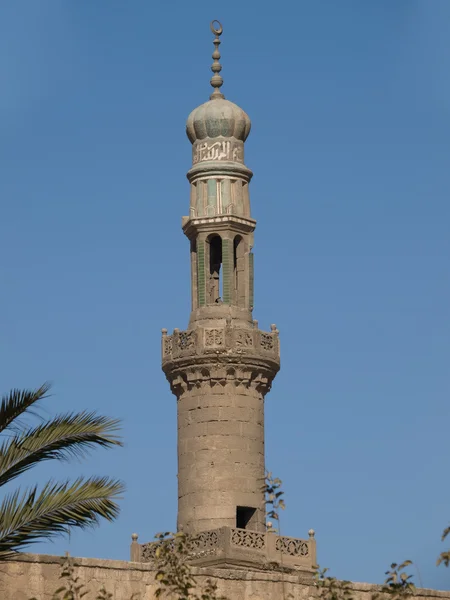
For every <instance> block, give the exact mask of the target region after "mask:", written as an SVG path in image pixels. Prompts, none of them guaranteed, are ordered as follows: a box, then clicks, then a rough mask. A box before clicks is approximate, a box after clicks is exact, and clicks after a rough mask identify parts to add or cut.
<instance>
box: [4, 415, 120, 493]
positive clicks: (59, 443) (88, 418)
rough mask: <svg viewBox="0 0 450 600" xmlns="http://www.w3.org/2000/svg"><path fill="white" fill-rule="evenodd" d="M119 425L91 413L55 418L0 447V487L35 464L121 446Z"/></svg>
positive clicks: (21, 433) (20, 434) (5, 441)
mask: <svg viewBox="0 0 450 600" xmlns="http://www.w3.org/2000/svg"><path fill="white" fill-rule="evenodd" d="M118 429H119V421H118V420H116V419H109V418H107V417H102V416H99V415H97V414H96V413H93V412H89V413H88V412H82V413H76V414H73V413H71V414H66V415H58V416H56V417H54V418H53V419H52V420H51V421H47V422H45V423H43V424H39V425H38V426H36V427H33V428H29V429H26V430H25V431H22V432H20V433H18V434H16V435H14V436H12V437H10V438H7V439H5V440H4V441H3V442H2V443H1V444H0V486H2V485H5V484H6V483H8V482H9V481H11V480H12V479H14V478H15V477H17V476H18V475H20V474H21V473H23V472H25V471H27V470H28V469H30V468H31V467H32V466H34V465H35V464H37V463H40V462H43V461H45V460H51V459H58V460H68V459H69V458H74V457H78V458H81V457H84V456H86V454H87V452H88V451H89V450H91V449H92V447H94V446H101V447H109V446H121V445H122V442H121V441H120V439H119V438H118V437H117V436H116V435H115V433H116V432H117V431H118Z"/></svg>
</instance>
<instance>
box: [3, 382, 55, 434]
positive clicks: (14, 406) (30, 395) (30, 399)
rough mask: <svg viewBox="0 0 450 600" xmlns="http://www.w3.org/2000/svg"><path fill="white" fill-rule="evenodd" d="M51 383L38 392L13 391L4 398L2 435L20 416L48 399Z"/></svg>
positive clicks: (42, 386)
mask: <svg viewBox="0 0 450 600" xmlns="http://www.w3.org/2000/svg"><path fill="white" fill-rule="evenodd" d="M50 387H51V386H50V383H44V384H43V385H41V387H39V388H37V389H36V390H16V389H14V390H11V391H10V392H9V394H7V395H5V396H2V399H1V403H0V433H1V432H2V431H4V430H5V429H7V428H8V427H9V426H10V425H11V424H12V423H13V422H14V421H15V420H16V419H17V418H18V417H19V416H20V415H22V414H24V413H25V412H27V411H29V410H30V408H31V407H32V406H33V405H34V404H36V403H37V402H39V401H40V400H43V399H44V398H46V397H47V394H48V392H49V390H50Z"/></svg>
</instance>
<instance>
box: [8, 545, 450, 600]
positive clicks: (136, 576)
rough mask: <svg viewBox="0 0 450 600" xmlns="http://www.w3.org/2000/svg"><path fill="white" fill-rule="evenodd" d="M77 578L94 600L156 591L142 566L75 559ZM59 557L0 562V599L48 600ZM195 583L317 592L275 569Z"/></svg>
mask: <svg viewBox="0 0 450 600" xmlns="http://www.w3.org/2000/svg"><path fill="white" fill-rule="evenodd" d="M74 560H75V565H76V569H77V575H78V576H79V577H80V580H81V582H82V583H84V584H85V585H86V587H87V588H88V589H89V590H91V592H92V593H91V594H90V595H89V596H87V597H86V600H93V599H94V598H95V592H97V591H98V589H99V588H100V586H101V585H102V584H104V585H105V587H106V589H107V591H109V592H111V593H113V594H114V600H130V597H131V595H132V594H133V593H135V594H140V596H139V598H140V600H151V599H153V598H154V591H155V589H156V585H155V580H154V571H153V570H152V567H151V566H150V565H149V564H146V563H130V562H125V561H114V560H101V559H88V558H76V559H74ZM60 563H61V559H60V558H58V557H55V556H47V555H36V554H28V555H21V556H20V558H19V559H18V560H14V561H11V562H8V563H2V564H0V598H1V600H29V598H31V597H32V596H35V597H36V598H37V599H38V600H51V598H52V594H53V592H54V591H55V589H56V588H57V587H58V586H59V584H60V580H59V579H58V577H59V568H60ZM193 573H194V576H195V579H196V581H198V582H199V583H202V582H205V581H206V579H208V578H213V579H215V580H216V581H217V583H218V586H219V592H220V593H221V594H224V595H226V596H227V597H228V598H229V599H230V600H274V599H278V598H283V590H284V595H285V597H286V598H287V597H289V594H292V598H293V599H294V600H310V599H311V600H312V599H313V598H314V597H315V592H316V589H315V588H314V586H313V585H311V582H308V581H307V580H306V579H305V578H304V577H303V576H302V575H299V574H286V573H285V574H283V573H279V572H276V571H268V570H266V571H264V570H253V569H249V568H246V569H239V568H236V567H232V568H229V569H227V568H221V569H218V568H214V567H193ZM376 590H377V586H375V585H370V584H365V583H353V584H352V591H353V595H354V597H355V600H371V594H372V593H373V592H375V591H376ZM416 599H417V600H450V592H442V591H436V590H428V589H420V590H418V593H417V595H416Z"/></svg>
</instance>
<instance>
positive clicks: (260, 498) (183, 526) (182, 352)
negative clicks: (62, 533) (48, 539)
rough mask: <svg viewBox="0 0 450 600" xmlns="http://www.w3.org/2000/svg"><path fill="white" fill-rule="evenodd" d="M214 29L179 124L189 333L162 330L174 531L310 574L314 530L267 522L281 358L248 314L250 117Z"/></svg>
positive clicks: (139, 552) (141, 556) (254, 560)
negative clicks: (174, 424)
mask: <svg viewBox="0 0 450 600" xmlns="http://www.w3.org/2000/svg"><path fill="white" fill-rule="evenodd" d="M211 30H212V32H213V34H214V35H215V39H214V46H215V49H214V53H213V59H214V62H213V65H212V67H211V69H212V71H213V73H214V75H213V77H212V79H211V85H212V87H213V88H214V91H213V93H212V94H211V96H210V99H209V101H208V102H205V103H204V104H202V105H201V106H199V107H198V108H196V109H195V110H194V111H192V113H191V114H190V115H189V117H188V120H187V125H186V131H187V135H188V138H189V140H190V142H191V143H192V168H191V169H190V171H189V172H188V174H187V177H188V180H189V183H190V188H191V195H190V197H191V200H190V206H189V216H187V217H183V231H184V233H185V234H186V236H187V238H188V239H189V243H190V255H191V290H192V307H191V317H190V320H189V326H188V328H187V330H185V331H180V330H179V329H175V330H174V332H173V334H172V335H168V334H167V329H163V330H162V368H163V370H164V373H165V374H166V377H167V379H168V380H169V382H170V387H171V390H172V392H173V393H174V394H175V396H176V398H177V408H178V411H177V412H178V520H177V531H179V532H183V533H185V534H186V535H187V539H188V548H189V561H190V562H191V563H192V564H195V565H197V566H206V565H210V566H211V565H213V566H216V567H222V568H239V569H242V568H250V569H253V570H255V569H256V570H258V569H263V570H264V571H265V570H266V569H271V570H277V569H278V568H281V570H285V569H286V567H288V568H290V569H296V570H298V571H299V572H301V573H302V574H303V575H307V576H308V577H309V578H311V577H312V576H313V573H314V569H313V565H315V564H317V561H316V541H315V539H314V531H313V530H312V529H311V530H310V531H309V539H307V540H304V539H303V540H302V539H298V538H292V537H286V536H284V535H281V534H280V533H279V532H278V533H279V534H278V535H277V534H276V533H274V532H273V531H271V530H270V528H267V529H266V522H265V514H266V510H265V493H264V481H265V464H264V398H265V396H266V394H267V392H268V391H269V390H270V386H271V385H272V381H273V378H274V377H275V375H276V374H277V372H278V370H279V368H280V350H279V343H278V331H277V328H276V326H275V325H271V327H270V332H265V331H261V330H260V329H259V328H258V322H257V321H255V320H254V319H253V316H252V311H253V253H252V248H253V232H254V231H255V226H256V223H255V221H254V220H253V219H252V217H251V212H250V197H249V183H250V179H251V177H252V172H251V171H250V169H248V168H247V167H246V166H245V164H244V143H245V140H246V139H247V137H248V134H249V133H250V119H249V118H248V116H247V115H246V114H245V112H244V111H243V110H242V109H241V108H239V106H236V104H233V103H232V102H230V101H229V100H225V97H224V95H223V94H222V92H221V90H220V88H221V87H222V83H223V81H222V77H221V76H220V71H221V70H222V67H221V65H220V63H219V59H220V53H219V45H220V36H221V34H222V26H221V25H220V23H218V22H217V21H213V22H212V23H211ZM132 540H133V541H132V544H131V552H130V555H131V560H132V561H135V562H149V563H154V560H155V556H156V551H157V547H158V543H156V542H148V543H145V544H140V543H138V536H137V534H133V536H132Z"/></svg>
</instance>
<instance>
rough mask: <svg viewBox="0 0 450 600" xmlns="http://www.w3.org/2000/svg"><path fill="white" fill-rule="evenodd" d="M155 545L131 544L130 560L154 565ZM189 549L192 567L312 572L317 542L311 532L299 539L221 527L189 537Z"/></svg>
mask: <svg viewBox="0 0 450 600" xmlns="http://www.w3.org/2000/svg"><path fill="white" fill-rule="evenodd" d="M158 543H159V542H150V543H148V544H140V545H138V546H136V547H134V548H133V544H132V553H133V551H134V554H132V560H136V559H138V560H139V561H140V562H153V561H154V560H155V552H156V549H157V547H158ZM188 547H189V555H190V562H191V563H192V564H211V565H217V566H220V565H221V564H223V565H224V566H225V565H229V564H243V565H253V566H255V567H259V568H264V567H266V568H267V567H268V566H269V565H271V567H272V568H276V565H279V566H282V567H288V568H292V569H300V570H303V571H308V572H311V573H312V571H313V567H314V566H315V564H316V541H315V539H314V532H313V531H312V530H311V531H310V537H309V539H308V540H300V539H297V538H291V537H284V536H283V537H281V536H278V535H276V534H274V533H269V532H267V533H260V532H257V531H250V530H248V529H233V528H230V527H221V528H220V529H213V530H211V531H203V532H202V533H200V534H198V535H196V536H193V537H191V538H190V539H189V540H188Z"/></svg>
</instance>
